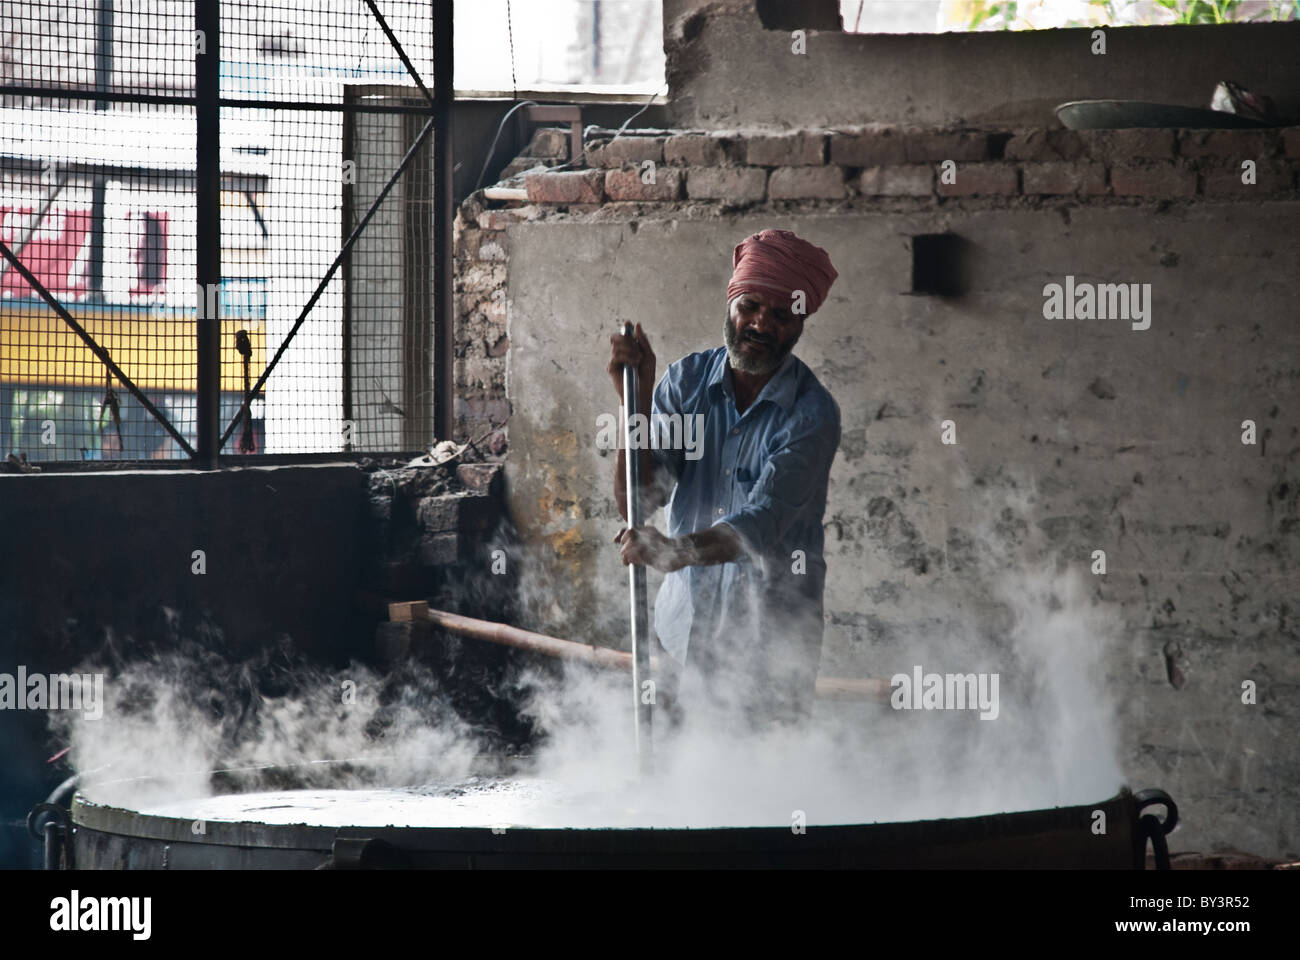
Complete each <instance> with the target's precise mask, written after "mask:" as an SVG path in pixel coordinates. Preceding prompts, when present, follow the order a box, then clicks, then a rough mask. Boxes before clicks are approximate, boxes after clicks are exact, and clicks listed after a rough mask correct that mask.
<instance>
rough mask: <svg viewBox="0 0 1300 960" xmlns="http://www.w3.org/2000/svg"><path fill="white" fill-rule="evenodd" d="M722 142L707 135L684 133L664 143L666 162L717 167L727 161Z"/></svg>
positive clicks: (689, 165)
mask: <svg viewBox="0 0 1300 960" xmlns="http://www.w3.org/2000/svg"><path fill="white" fill-rule="evenodd" d="M726 159H727V157H726V151H724V150H723V149H722V141H721V140H719V139H718V138H717V137H711V136H709V135H707V134H699V133H683V134H680V135H678V136H675V137H669V138H668V139H667V140H665V141H664V160H665V161H666V162H668V163H684V164H686V165H687V166H688V167H716V166H718V165H719V164H721V163H724V162H725V161H726Z"/></svg>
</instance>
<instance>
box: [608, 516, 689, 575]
mask: <svg viewBox="0 0 1300 960" xmlns="http://www.w3.org/2000/svg"><path fill="white" fill-rule="evenodd" d="M614 542H615V543H620V544H622V545H623V546H622V549H621V550H620V551H619V553H620V556H621V557H622V559H623V566H627V565H628V564H632V563H641V564H645V565H646V566H650V567H654V568H655V569H656V570H661V571H663V572H664V573H672V572H673V571H674V570H680V569H681V568H682V567H684V566H686V563H685V560H684V558H683V557H682V552H681V550H680V549H679V548H678V546H677V544H676V542H675V541H673V540H670V539H669V538H668V537H665V536H664V535H663V534H662V533H660V532H659V531H658V530H656V529H655V528H654V527H637V528H636V529H635V530H629V529H628V528H626V527H624V528H623V529H622V530H620V531H619V532H618V535H617V536H616V537H614Z"/></svg>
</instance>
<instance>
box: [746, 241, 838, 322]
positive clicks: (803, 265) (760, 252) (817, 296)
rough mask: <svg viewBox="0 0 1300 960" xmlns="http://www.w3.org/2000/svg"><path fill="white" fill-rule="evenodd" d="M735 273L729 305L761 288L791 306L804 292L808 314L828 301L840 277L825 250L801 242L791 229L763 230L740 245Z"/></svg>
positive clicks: (785, 304)
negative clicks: (750, 291) (736, 297)
mask: <svg viewBox="0 0 1300 960" xmlns="http://www.w3.org/2000/svg"><path fill="white" fill-rule="evenodd" d="M734 263H735V270H734V271H733V272H732V274H731V282H730V283H728V284H727V302H728V303H730V302H731V299H732V298H733V297H735V296H738V295H739V294H742V293H745V292H746V291H747V290H752V289H755V288H761V289H763V290H765V291H768V292H770V293H774V294H776V295H777V296H778V297H780V298H781V299H783V300H784V301H785V303H784V304H783V306H786V307H789V306H790V304H791V303H792V302H793V300H794V292H795V291H796V290H802V291H803V292H804V296H805V297H806V306H807V311H808V313H816V312H817V309H818V307H820V306H821V305H822V304H823V303H825V302H826V295H827V294H828V293H830V289H831V284H832V283H834V282H835V278H836V277H838V276H839V274H838V273H836V272H835V268H834V267H833V266H831V258H830V257H829V256H828V255H827V253H826V251H825V250H823V249H822V248H821V247H818V246H815V245H813V244H811V243H809V242H808V241H807V240H801V239H799V238H798V237H796V236H795V235H794V234H793V233H791V232H790V231H789V230H761V231H759V232H758V233H755V234H753V235H752V236H749V237H746V238H745V239H744V240H742V241H741V242H740V243H739V244H737V245H736V255H735V258H734Z"/></svg>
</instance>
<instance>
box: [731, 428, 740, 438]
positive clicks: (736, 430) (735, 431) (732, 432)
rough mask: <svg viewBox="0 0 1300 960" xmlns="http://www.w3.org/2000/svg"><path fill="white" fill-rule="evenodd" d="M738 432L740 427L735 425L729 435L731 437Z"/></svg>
mask: <svg viewBox="0 0 1300 960" xmlns="http://www.w3.org/2000/svg"><path fill="white" fill-rule="evenodd" d="M738 433H740V427H735V428H734V429H733V430H732V431H731V435H732V436H733V437H734V436H735V435H736V434H738Z"/></svg>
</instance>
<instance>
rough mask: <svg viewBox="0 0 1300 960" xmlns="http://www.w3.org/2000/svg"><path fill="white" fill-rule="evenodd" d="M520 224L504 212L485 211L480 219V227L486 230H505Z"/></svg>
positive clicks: (480, 215)
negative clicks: (514, 224)
mask: <svg viewBox="0 0 1300 960" xmlns="http://www.w3.org/2000/svg"><path fill="white" fill-rule="evenodd" d="M518 222H519V221H518V220H516V219H515V218H514V217H512V216H510V214H508V213H507V212H506V211H504V210H484V211H483V212H482V213H481V214H479V218H478V225H479V226H480V227H481V228H482V229H484V230H504V229H505V228H506V227H508V226H510V224H512V223H518Z"/></svg>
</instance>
